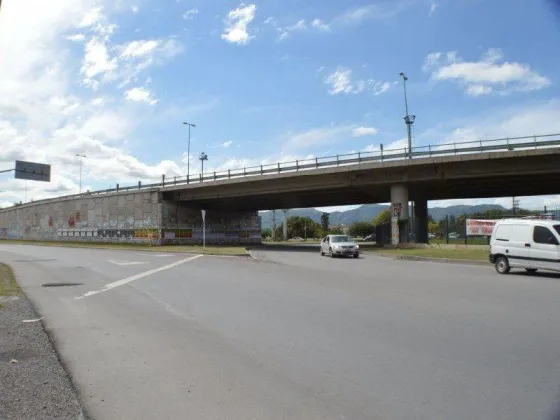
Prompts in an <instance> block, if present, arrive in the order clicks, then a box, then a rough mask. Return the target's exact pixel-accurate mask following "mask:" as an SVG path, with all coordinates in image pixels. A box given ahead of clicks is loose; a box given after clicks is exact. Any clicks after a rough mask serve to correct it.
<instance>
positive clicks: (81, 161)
mask: <svg viewBox="0 0 560 420" xmlns="http://www.w3.org/2000/svg"><path fill="white" fill-rule="evenodd" d="M76 156H77V157H79V158H80V194H81V193H82V165H83V162H84V158H87V156H86V155H80V154H76Z"/></svg>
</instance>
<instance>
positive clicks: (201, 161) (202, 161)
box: [199, 152, 208, 180]
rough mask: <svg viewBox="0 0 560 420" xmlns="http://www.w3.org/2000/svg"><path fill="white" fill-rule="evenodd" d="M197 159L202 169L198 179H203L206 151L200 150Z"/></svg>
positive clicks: (206, 157) (206, 158)
mask: <svg viewBox="0 0 560 420" xmlns="http://www.w3.org/2000/svg"><path fill="white" fill-rule="evenodd" d="M199 159H200V163H201V164H202V169H201V171H200V173H201V174H202V177H201V178H200V179H201V180H203V179H204V161H205V160H208V155H207V154H206V153H204V152H202V153H201V154H200V157H199Z"/></svg>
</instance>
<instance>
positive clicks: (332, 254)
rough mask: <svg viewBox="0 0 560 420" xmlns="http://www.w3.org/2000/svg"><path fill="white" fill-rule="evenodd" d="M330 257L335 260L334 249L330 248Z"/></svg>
mask: <svg viewBox="0 0 560 420" xmlns="http://www.w3.org/2000/svg"><path fill="white" fill-rule="evenodd" d="M329 257H331V258H334V253H333V252H332V248H329Z"/></svg>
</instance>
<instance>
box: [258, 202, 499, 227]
mask: <svg viewBox="0 0 560 420" xmlns="http://www.w3.org/2000/svg"><path fill="white" fill-rule="evenodd" d="M388 208H389V206H386V205H381V204H365V205H363V206H360V207H358V208H356V209H353V210H348V211H336V212H332V213H330V217H329V220H330V224H331V225H349V224H350V223H354V222H361V221H371V220H373V219H374V218H375V217H377V215H378V214H379V213H381V212H382V211H383V210H387V209H388ZM488 210H507V209H506V208H504V207H502V206H500V205H497V204H481V205H476V206H450V207H433V208H431V209H428V213H429V214H430V215H431V216H432V217H433V218H434V220H438V221H439V220H441V219H445V217H446V216H447V215H449V216H455V217H457V216H460V215H462V214H472V213H481V212H485V211H488ZM321 214H322V212H320V211H319V210H315V209H292V210H290V212H289V213H288V215H289V216H301V217H309V218H311V219H312V220H314V221H315V222H317V223H321ZM259 215H260V216H261V220H262V227H263V228H270V227H272V212H271V211H264V212H260V213H259ZM283 218H284V215H283V212H282V211H277V212H276V225H280V224H281V223H282V221H283V220H284V219H283Z"/></svg>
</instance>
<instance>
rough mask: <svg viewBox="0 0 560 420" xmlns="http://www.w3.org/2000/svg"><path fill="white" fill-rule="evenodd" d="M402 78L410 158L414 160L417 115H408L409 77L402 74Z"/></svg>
mask: <svg viewBox="0 0 560 420" xmlns="http://www.w3.org/2000/svg"><path fill="white" fill-rule="evenodd" d="M400 76H401V77H402V78H403V85H404V107H405V110H406V116H405V117H404V122H405V123H406V133H407V135H408V158H409V159H412V124H414V120H415V119H416V116H415V115H409V113H408V98H407V96H406V82H407V81H408V77H406V75H405V74H404V73H403V72H401V73H400Z"/></svg>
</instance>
